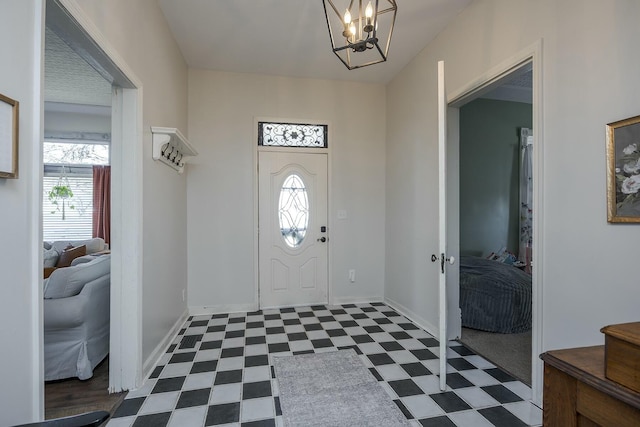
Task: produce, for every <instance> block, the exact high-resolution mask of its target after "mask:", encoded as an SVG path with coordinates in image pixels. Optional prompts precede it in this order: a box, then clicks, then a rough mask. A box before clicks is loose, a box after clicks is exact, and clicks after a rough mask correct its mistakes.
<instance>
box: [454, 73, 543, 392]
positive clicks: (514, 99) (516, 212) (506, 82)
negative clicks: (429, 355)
mask: <svg viewBox="0 0 640 427" xmlns="http://www.w3.org/2000/svg"><path fill="white" fill-rule="evenodd" d="M532 77H533V71H532V64H531V63H530V62H529V63H527V64H525V65H523V66H521V67H519V68H517V69H516V70H514V71H512V72H510V73H509V74H507V75H505V76H502V77H501V78H500V81H499V82H497V83H495V84H493V85H492V88H491V90H490V91H488V92H484V93H482V94H480V95H478V96H476V97H473V98H471V99H467V100H466V102H465V103H464V104H463V105H459V106H458V107H459V143H460V146H459V185H460V201H459V203H460V216H459V227H460V228H459V231H460V234H459V235H460V267H459V268H460V270H459V275H460V276H459V283H460V285H459V286H460V308H461V317H462V332H461V336H460V341H461V342H462V343H463V344H465V345H466V346H467V347H469V348H471V349H472V350H473V351H474V352H476V353H478V354H480V355H482V356H484V357H485V358H486V359H488V360H490V361H491V362H493V363H494V364H495V365H497V366H499V367H501V368H502V369H503V370H505V371H507V372H508V373H510V374H511V375H512V376H514V377H515V378H517V379H519V380H521V381H522V382H524V383H526V384H529V385H531V383H532V378H531V373H532V366H531V364H532V350H531V349H532V334H531V331H532V317H533V316H532V300H533V293H532V276H531V272H532V271H531V253H532V251H531V248H532V243H533V242H532V237H533V235H532V222H533V218H532V216H533V215H534V214H535V207H534V206H533V201H532V192H533V191H532V184H533V179H534V177H533V176H532V171H533V170H532V168H531V159H532V146H531V143H532V140H533V138H532V129H533V96H532V92H533V91H532V89H533V79H532Z"/></svg>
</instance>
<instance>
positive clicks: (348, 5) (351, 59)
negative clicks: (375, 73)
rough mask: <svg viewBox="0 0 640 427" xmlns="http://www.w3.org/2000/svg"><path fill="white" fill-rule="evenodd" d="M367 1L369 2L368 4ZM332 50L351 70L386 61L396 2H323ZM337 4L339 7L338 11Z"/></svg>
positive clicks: (349, 0) (381, 0)
mask: <svg viewBox="0 0 640 427" xmlns="http://www.w3.org/2000/svg"><path fill="white" fill-rule="evenodd" d="M365 1H366V0H365ZM322 2H323V5H324V15H325V17H326V18H327V26H328V27H329V36H330V37H331V47H332V49H333V53H335V54H336V55H337V56H338V58H339V59H340V61H342V63H343V64H344V65H345V66H346V67H347V68H348V69H350V70H354V69H356V68H362V67H366V66H368V65H373V64H377V63H380V62H384V61H386V60H387V54H388V52H389V44H390V43H391V34H392V33H393V25H394V24H395V21H396V12H397V11H398V6H397V4H396V0H372V1H369V2H368V3H367V5H366V7H363V4H362V3H363V0H322ZM334 3H343V4H340V7H336V5H335V4H334Z"/></svg>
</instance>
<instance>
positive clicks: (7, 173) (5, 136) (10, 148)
mask: <svg viewBox="0 0 640 427" xmlns="http://www.w3.org/2000/svg"><path fill="white" fill-rule="evenodd" d="M18 107H19V105H18V101H15V100H13V99H11V98H9V97H6V96H4V95H2V94H0V178H17V177H18Z"/></svg>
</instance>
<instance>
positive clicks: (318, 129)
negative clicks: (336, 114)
mask: <svg viewBox="0 0 640 427" xmlns="http://www.w3.org/2000/svg"><path fill="white" fill-rule="evenodd" d="M258 145H263V146H271V147H312V148H327V125H311V124H299V123H268V122H259V123H258Z"/></svg>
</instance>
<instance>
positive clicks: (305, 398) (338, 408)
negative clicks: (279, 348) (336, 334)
mask: <svg viewBox="0 0 640 427" xmlns="http://www.w3.org/2000/svg"><path fill="white" fill-rule="evenodd" d="M273 366H274V368H275V374H276V380H277V381H278V389H279V390H280V406H281V407H282V418H283V419H284V425H285V427H294V426H306V427H324V426H344V427H352V426H353V427H356V426H361V427H365V426H371V427H375V426H386V427H410V424H409V422H408V421H407V419H406V418H405V416H404V415H403V414H402V412H400V409H399V408H398V406H396V404H395V403H393V401H392V400H391V397H389V395H388V394H387V392H386V391H385V390H384V389H383V388H382V387H381V386H380V385H379V384H378V380H377V379H376V378H375V377H374V376H373V374H372V373H371V372H369V370H368V369H367V367H366V366H365V365H364V364H363V363H362V361H361V360H360V358H359V357H358V355H357V354H356V352H355V351H354V350H353V349H349V350H339V351H330V352H327V353H317V354H302V355H297V356H276V357H274V358H273Z"/></svg>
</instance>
